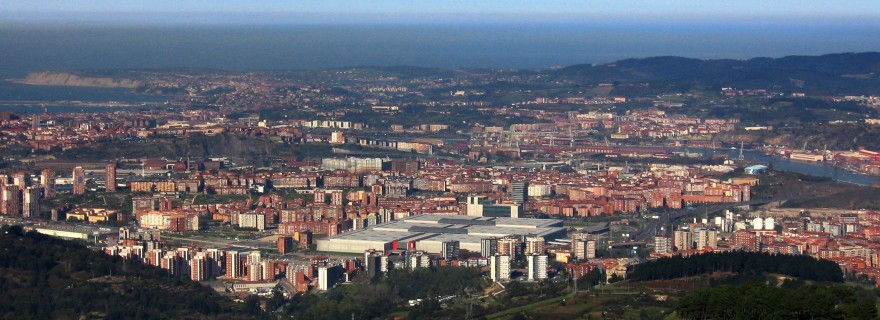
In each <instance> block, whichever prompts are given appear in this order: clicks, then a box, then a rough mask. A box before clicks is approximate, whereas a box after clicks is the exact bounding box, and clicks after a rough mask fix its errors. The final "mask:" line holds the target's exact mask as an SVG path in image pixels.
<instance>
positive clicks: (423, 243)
mask: <svg viewBox="0 0 880 320" xmlns="http://www.w3.org/2000/svg"><path fill="white" fill-rule="evenodd" d="M526 235H537V236H541V237H543V238H545V239H547V240H552V239H556V238H561V237H564V236H565V230H564V229H563V228H562V221H561V220H556V219H513V218H496V217H476V216H461V215H446V214H423V215H417V216H412V217H407V218H405V219H401V220H395V221H391V222H387V223H382V224H379V225H376V226H373V227H369V228H366V229H361V230H356V231H351V232H346V233H342V234H338V235H335V236H332V237H329V238H326V239H321V240H318V250H319V251H329V252H350V253H363V252H364V251H366V250H370V249H373V250H382V251H385V250H391V249H397V248H398V246H399V248H401V249H403V248H409V249H418V250H423V251H426V252H428V253H441V251H442V247H443V243H448V242H458V245H459V246H460V249H463V250H468V251H472V252H480V240H482V239H487V238H499V237H505V236H526ZM413 245H414V246H415V248H413V247H412V246H413Z"/></svg>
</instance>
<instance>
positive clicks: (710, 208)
mask: <svg viewBox="0 0 880 320" xmlns="http://www.w3.org/2000/svg"><path fill="white" fill-rule="evenodd" d="M767 202H768V201H767V200H752V201H746V202H731V203H714V204H707V205H702V206H699V207H693V208H691V209H688V208H682V209H678V210H672V211H668V212H664V213H662V214H660V218H658V219H648V222H647V223H645V224H644V225H643V226H642V227H641V228H640V229H639V230H638V231H637V232H636V233H635V235H634V236H633V237H632V239H630V241H628V242H647V243H652V242H653V238H654V236H655V235H657V232H658V231H659V230H660V227H661V226H662V227H668V226H669V223H670V222H671V221H675V220H677V219H679V218H681V217H684V216H686V215H688V214H704V213H705V214H707V215H711V214H713V213H716V212H719V211H722V210H725V209H730V208H733V207H739V206H745V205H750V206H751V205H761V204H765V203H767Z"/></svg>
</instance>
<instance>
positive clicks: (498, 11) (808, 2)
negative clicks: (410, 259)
mask: <svg viewBox="0 0 880 320" xmlns="http://www.w3.org/2000/svg"><path fill="white" fill-rule="evenodd" d="M0 8H2V10H0V19H2V20H5V21H30V20H36V21H39V20H62V21H63V20H88V21H125V20H132V21H139V20H142V21H153V22H163V21H166V22H167V21H178V20H179V21H186V20H187V19H193V20H194V21H203V20H204V21H210V20H211V19H216V20H218V21H223V20H225V19H229V20H228V21H235V22H249V21H250V22H260V21H264V22H265V21H267V20H268V21H274V22H284V21H287V22H295V21H330V22H333V21H348V20H349V19H354V20H358V19H360V20H364V21H370V20H372V21H383V22H394V21H404V22H406V21H409V22H419V21H422V22H443V21H459V20H482V19H489V20H498V21H507V20H510V21H519V20H526V21H529V20H531V21H542V20H546V21H556V20H571V21H578V20H581V19H593V20H609V21H612V20H614V19H629V20H633V21H638V20H658V21H664V20H674V21H691V20H697V21H699V20H709V21H712V20H715V19H722V20H732V21H738V20H746V21H749V20H762V19H768V18H773V19H783V20H786V21H799V20H803V19H810V20H811V21H844V22H847V23H857V22H864V23H870V21H869V20H872V19H876V18H880V1H878V0H834V1H823V0H506V1H502V0H471V1H463V0H435V1H428V0H0ZM109 13H113V14H109ZM801 22H807V21H801Z"/></svg>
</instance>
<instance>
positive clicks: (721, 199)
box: [0, 53, 880, 319]
mask: <svg viewBox="0 0 880 320" xmlns="http://www.w3.org/2000/svg"><path fill="white" fill-rule="evenodd" d="M878 66H880V54H878V53H862V54H835V55H825V56H812V57H806V56H804V57H787V58H779V59H769V58H762V59H751V60H696V59H686V58H677V57H659V58H647V59H629V60H622V61H617V62H614V63H608V64H596V65H576V66H569V67H562V68H552V69H543V70H507V69H456V70H447V69H432V68H418V67H363V68H344V69H327V70H315V71H296V70H291V71H253V72H233V71H217V70H198V69H181V70H175V69H169V70H155V71H153V70H85V71H69V72H60V71H59V72H55V71H47V72H39V73H31V74H30V75H28V76H27V77H25V78H23V79H14V80H10V81H14V82H17V83H20V84H27V85H31V86H63V87H101V88H108V89H109V88H112V90H121V91H124V92H128V93H130V94H133V95H139V96H140V95H143V96H151V97H154V98H156V97H158V98H159V99H157V100H155V101H151V102H130V101H66V100H65V101H25V102H22V101H15V102H10V101H0V106H2V105H7V104H13V103H14V104H16V105H26V106H28V110H29V111H28V112H0V153H2V159H0V171H2V172H0V188H2V189H0V222H2V224H3V225H6V226H5V227H4V229H3V230H4V231H5V232H4V234H3V235H2V236H0V244H2V248H3V249H4V251H3V252H0V288H3V289H2V290H0V291H2V292H3V293H0V295H2V297H4V299H0V301H2V302H0V317H4V318H19V317H21V318H44V319H45V318H64V319H67V318H71V319H73V318H80V319H86V318H88V319H92V318H95V319H100V318H108V319H117V318H118V319H127V318H197V319H202V318H204V319H208V318H233V319H235V318H242V319H249V318H264V319H276V318H281V319H733V318H741V319H755V318H768V319H776V318H779V319H787V318H792V317H791V315H792V314H797V316H796V317H794V318H800V319H842V318H846V319H875V318H876V317H877V306H876V304H877V301H878V297H880V289H876V286H877V285H880V189H878V183H877V182H878V181H880V139H878V138H877V136H878V133H880V76H878V74H880V67H878ZM47 105H48V106H53V110H52V112H50V111H49V107H47ZM59 238H60V239H64V240H67V241H60V240H58V239H59ZM37 284H40V286H44V287H46V288H45V289H40V290H42V291H37V289H32V288H33V287H34V286H36V285H37ZM166 293H175V294H171V295H168V294H166ZM71 294H78V295H80V296H81V297H84V300H87V302H77V301H76V300H71V298H70V297H71ZM732 296H737V297H740V299H739V300H736V301H728V300H725V299H730V298H729V297H732ZM86 297H88V298H86ZM174 297H179V299H175V298H174ZM792 300H796V301H797V303H798V305H793V304H791V303H790V301H792ZM120 301H122V302H120ZM719 301H726V302H725V303H729V304H735V305H723V306H719V305H718V304H720V303H721V302H719ZM780 301H789V302H786V303H781V302H780ZM780 305H782V307H780ZM144 306H149V307H148V308H141V307H144ZM633 306H638V307H637V308H633Z"/></svg>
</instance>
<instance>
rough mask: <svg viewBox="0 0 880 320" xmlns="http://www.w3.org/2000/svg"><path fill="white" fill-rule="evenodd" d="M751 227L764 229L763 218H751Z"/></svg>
mask: <svg viewBox="0 0 880 320" xmlns="http://www.w3.org/2000/svg"><path fill="white" fill-rule="evenodd" d="M752 229H754V230H764V219H761V217H757V218H754V219H752Z"/></svg>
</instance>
